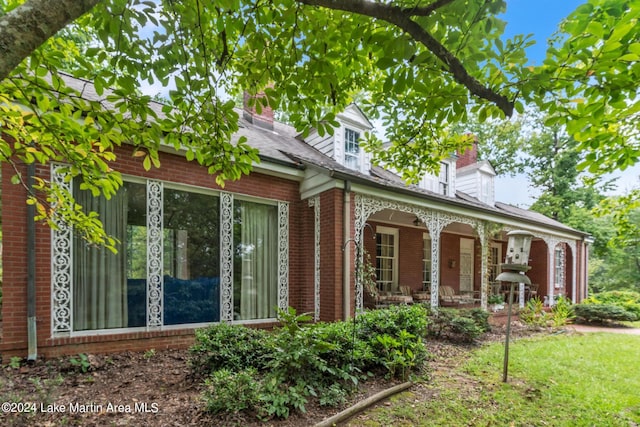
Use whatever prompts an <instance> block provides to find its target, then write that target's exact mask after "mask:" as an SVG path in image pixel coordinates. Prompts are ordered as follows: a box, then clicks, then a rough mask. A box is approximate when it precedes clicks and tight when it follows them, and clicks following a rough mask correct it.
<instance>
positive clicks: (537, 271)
mask: <svg viewBox="0 0 640 427" xmlns="http://www.w3.org/2000/svg"><path fill="white" fill-rule="evenodd" d="M505 249H506V248H505ZM503 262H504V261H503ZM529 265H530V266H531V270H529V271H528V272H527V273H526V274H527V276H529V279H531V283H537V284H539V285H540V287H539V288H538V297H540V299H544V296H545V295H547V293H548V289H549V288H548V285H547V281H548V276H547V274H548V273H547V272H548V270H547V265H548V252H547V244H546V243H545V242H544V241H543V240H534V241H532V242H531V250H530V252H529Z"/></svg>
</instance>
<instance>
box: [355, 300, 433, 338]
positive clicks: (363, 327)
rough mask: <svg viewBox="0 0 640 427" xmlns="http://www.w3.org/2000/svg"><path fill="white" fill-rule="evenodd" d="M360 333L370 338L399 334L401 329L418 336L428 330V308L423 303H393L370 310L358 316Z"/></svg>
mask: <svg viewBox="0 0 640 427" xmlns="http://www.w3.org/2000/svg"><path fill="white" fill-rule="evenodd" d="M358 323H359V329H358V334H359V335H360V336H361V337H365V338H370V337H373V336H375V335H385V334H387V335H390V336H398V334H400V331H403V330H404V331H407V332H408V333H410V334H412V335H415V336H417V337H424V336H425V335H426V332H427V309H426V308H425V307H424V306H423V305H421V304H413V305H403V304H398V305H392V306H391V307H389V308H386V309H384V310H370V311H366V312H364V313H362V314H361V315H359V316H358Z"/></svg>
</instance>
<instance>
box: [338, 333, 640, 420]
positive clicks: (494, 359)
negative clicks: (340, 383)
mask: <svg viewBox="0 0 640 427" xmlns="http://www.w3.org/2000/svg"><path fill="white" fill-rule="evenodd" d="M639 355H640V337H639V336H631V335H622V334H620V335H618V334H609V333H597V334H585V335H564V334H562V335H549V336H545V337H538V338H534V339H523V340H518V341H515V342H512V343H511V346H510V364H509V377H508V382H507V383H506V384H505V383H503V382H502V366H503V356H504V346H503V345H502V344H500V343H496V344H492V345H489V346H486V347H483V348H480V349H478V350H476V351H474V352H473V354H472V355H471V357H470V359H469V360H468V361H467V362H466V363H463V364H459V366H457V367H454V368H453V369H452V371H451V372H449V373H447V375H445V376H438V377H437V379H436V380H434V381H433V382H431V383H428V384H426V385H422V386H417V387H415V388H414V390H412V391H410V392H407V393H403V394H401V395H398V396H396V398H395V399H394V400H392V402H391V403H390V404H388V405H382V406H379V407H377V408H376V409H374V410H371V411H369V412H367V413H366V414H365V416H362V417H360V418H359V420H354V422H353V423H350V425H363V426H372V427H373V426H379V425H394V426H398V425H404V426H410V425H419V426H572V427H573V426H625V427H628V426H630V425H631V426H632V425H638V423H640V369H638V366H639V364H638V360H639V358H638V356H639ZM430 393H432V394H433V396H432V397H431V398H429V399H424V398H422V396H423V395H428V394H430Z"/></svg>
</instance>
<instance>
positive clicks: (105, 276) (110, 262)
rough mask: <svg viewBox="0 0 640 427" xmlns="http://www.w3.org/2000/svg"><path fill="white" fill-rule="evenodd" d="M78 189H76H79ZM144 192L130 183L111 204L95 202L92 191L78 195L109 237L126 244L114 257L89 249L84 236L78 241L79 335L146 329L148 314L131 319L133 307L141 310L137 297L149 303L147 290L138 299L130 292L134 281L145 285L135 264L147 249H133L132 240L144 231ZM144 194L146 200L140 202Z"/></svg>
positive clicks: (75, 273) (75, 250) (76, 324)
mask: <svg viewBox="0 0 640 427" xmlns="http://www.w3.org/2000/svg"><path fill="white" fill-rule="evenodd" d="M78 187H79V185H75V186H74V190H75V189H77V188H78ZM139 190H140V185H139V184H132V183H126V184H125V185H124V187H123V188H122V189H121V190H120V191H118V193H117V194H116V195H114V196H113V197H112V198H111V199H110V200H107V199H105V198H104V197H103V196H99V197H94V196H93V195H92V194H91V192H90V191H87V190H84V191H79V190H75V191H74V197H75V199H76V201H77V202H78V203H79V204H80V205H82V206H83V207H84V209H85V211H93V212H97V213H98V215H99V216H100V220H101V221H102V224H103V226H104V229H105V232H106V233H107V234H109V235H110V236H113V237H115V238H116V239H118V241H119V242H120V243H119V245H118V252H117V253H113V252H111V251H110V250H108V249H105V248H101V247H96V246H91V245H88V244H87V243H86V242H85V241H84V240H83V239H82V238H80V237H78V236H74V238H73V269H72V274H73V284H74V287H73V329H74V330H76V331H84V330H93V329H111V328H126V327H132V326H143V325H144V312H143V313H142V316H141V317H140V316H136V315H135V314H132V315H131V316H129V306H130V305H133V306H134V307H135V302H136V301H135V300H136V298H138V297H139V299H142V300H144V299H145V298H146V295H145V292H144V287H142V289H143V290H142V291H141V294H140V295H136V294H137V289H136V287H135V285H133V286H132V288H131V289H130V288H129V281H130V280H133V281H136V280H139V279H138V278H137V277H132V276H131V275H134V276H135V275H137V274H139V273H140V272H139V271H136V270H135V268H134V267H133V265H135V263H136V261H137V259H136V258H137V257H139V256H140V255H142V253H143V252H144V251H145V249H146V248H145V247H144V246H135V245H129V244H128V239H127V237H128V234H129V233H130V232H132V233H133V232H134V230H135V228H136V227H137V226H138V224H136V222H137V218H135V216H136V215H135V214H134V211H135V210H136V206H137V205H138V204H140V203H142V204H144V191H142V192H140V191H139ZM142 190H144V186H142ZM140 194H141V195H142V198H141V199H140V198H137V197H136V196H140ZM142 219H143V220H144V218H142ZM143 231H144V229H143ZM144 257H146V254H145V255H144ZM142 280H144V279H142ZM143 307H144V306H143Z"/></svg>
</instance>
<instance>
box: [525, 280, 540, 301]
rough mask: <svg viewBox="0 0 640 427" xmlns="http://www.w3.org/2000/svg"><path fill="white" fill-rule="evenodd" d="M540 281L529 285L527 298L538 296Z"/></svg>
mask: <svg viewBox="0 0 640 427" xmlns="http://www.w3.org/2000/svg"><path fill="white" fill-rule="evenodd" d="M539 286H540V285H539V284H538V283H532V284H530V285H529V293H528V297H527V299H531V298H536V297H537V296H538V287H539Z"/></svg>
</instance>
